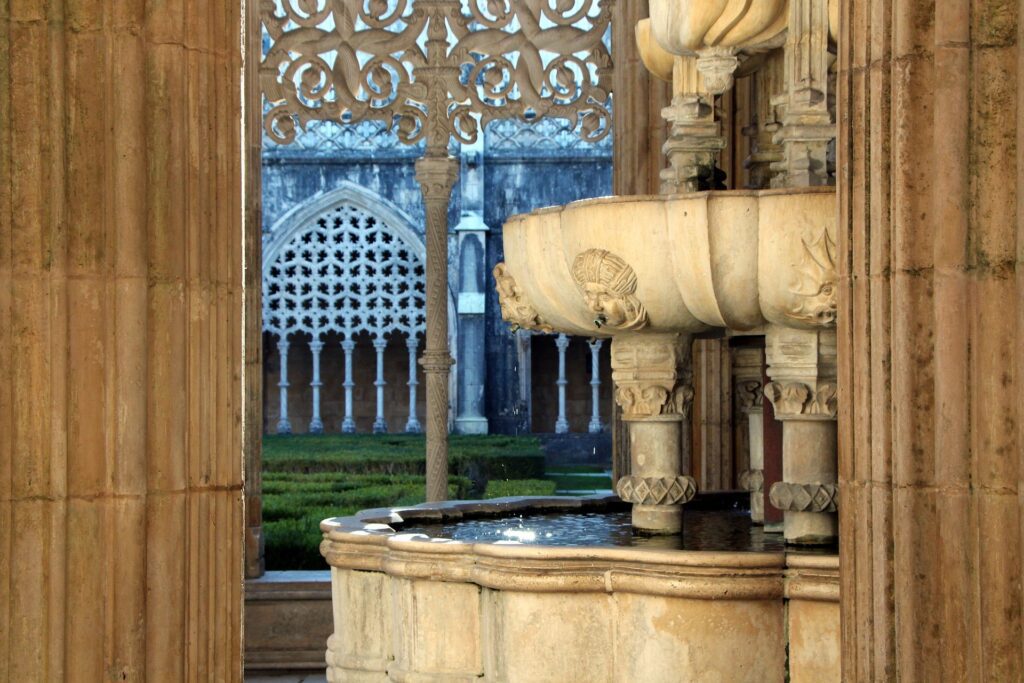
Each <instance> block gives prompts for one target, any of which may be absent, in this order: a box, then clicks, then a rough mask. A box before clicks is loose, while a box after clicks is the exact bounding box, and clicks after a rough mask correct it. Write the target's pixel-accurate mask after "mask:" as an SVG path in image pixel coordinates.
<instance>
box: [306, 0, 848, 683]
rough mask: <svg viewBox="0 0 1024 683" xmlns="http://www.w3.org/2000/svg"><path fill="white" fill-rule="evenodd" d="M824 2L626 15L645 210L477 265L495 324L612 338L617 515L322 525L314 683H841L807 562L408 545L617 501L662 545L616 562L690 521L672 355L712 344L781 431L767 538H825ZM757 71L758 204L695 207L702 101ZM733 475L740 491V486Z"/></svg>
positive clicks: (830, 383)
mask: <svg viewBox="0 0 1024 683" xmlns="http://www.w3.org/2000/svg"><path fill="white" fill-rule="evenodd" d="M829 4H830V3H829V0H788V1H787V0H778V1H776V0H764V2H758V3H750V2H742V1H740V0H715V2H710V1H704V0H699V1H698V0H650V6H651V15H652V19H651V21H649V22H646V23H642V24H641V25H640V26H639V27H638V29H637V38H638V42H639V45H640V48H641V54H642V56H643V58H644V61H645V63H646V64H647V65H648V67H649V68H650V70H651V71H652V72H654V73H655V75H657V76H660V77H663V78H665V79H667V80H671V82H672V85H673V95H674V96H673V101H672V105H671V106H669V107H667V108H666V109H665V111H664V115H665V117H666V119H667V120H668V121H669V122H670V123H671V124H672V125H671V134H670V137H669V140H668V142H667V144H666V145H665V152H666V156H667V158H668V162H669V167H668V168H666V169H665V171H664V172H663V173H662V175H661V180H662V191H663V194H662V195H658V196H634V197H609V198H602V199H594V200H586V201H580V202H576V203H573V204H569V205H567V206H564V207H555V208H549V209H542V210H539V211H535V212H533V213H531V214H527V215H522V216H516V217H514V218H512V219H510V220H509V221H508V222H507V224H506V225H505V228H504V252H505V261H504V262H503V263H499V264H498V265H497V266H496V267H495V269H494V277H495V284H496V287H497V290H498V294H499V299H500V304H501V311H502V316H503V317H504V319H505V320H506V321H507V322H508V323H510V324H511V325H512V326H513V327H519V328H525V329H529V330H536V331H540V332H547V333H550V332H559V333H565V334H572V335H579V336H585V337H596V338H604V339H611V347H612V370H613V373H612V377H613V381H614V383H615V399H616V401H617V402H618V404H619V405H620V406H621V407H622V411H623V419H624V421H625V422H626V423H627V424H628V430H629V447H630V457H631V471H630V473H629V474H628V475H626V476H624V477H622V478H621V479H620V480H619V481H618V482H617V493H618V498H615V497H611V498H609V499H601V498H556V499H529V498H517V499H498V500H493V501H486V502H473V501H453V502H448V503H428V504H424V505H420V506H414V507H411V508H395V509H382V510H368V511H363V512H361V513H359V514H357V515H355V516H353V517H347V518H335V519H329V520H325V521H324V522H323V523H322V524H321V529H322V530H323V532H324V541H323V544H322V545H321V552H322V553H323V555H324V557H325V558H327V560H328V562H329V564H330V565H331V571H332V589H333V594H334V615H335V631H334V635H333V636H332V637H331V639H330V640H329V641H328V653H327V660H328V677H329V680H332V681H341V680H346V681H349V680H352V681H381V682H383V681H479V680H484V681H510V682H515V681H530V682H531V683H535V682H539V681H552V682H554V681H567V680H586V681H595V682H596V681H601V682H607V683H611V682H612V681H651V682H656V681H666V682H667V681H677V680H721V681H763V680H783V679H784V678H787V677H788V680H792V681H794V682H797V683H798V682H800V681H821V680H839V677H840V673H839V610H838V591H839V587H838V564H839V563H838V558H837V557H836V556H835V555H833V554H827V552H828V551H826V553H825V554H823V553H822V552H821V551H818V552H817V553H807V552H803V551H801V552H792V551H791V550H792V549H791V548H788V547H787V546H786V545H785V544H783V543H779V545H778V546H775V547H773V548H768V547H766V546H763V545H762V546H761V547H759V548H758V547H754V546H749V547H748V548H747V549H746V550H740V551H737V550H736V549H735V548H725V547H723V548H722V549H721V551H719V547H718V546H715V547H704V548H702V549H699V550H693V549H685V548H686V546H685V544H682V545H677V546H675V548H676V549H667V550H656V549H653V548H652V547H633V546H630V545H628V544H627V545H626V547H613V546H610V545H608V544H603V543H597V544H589V545H588V544H586V543H584V544H577V545H575V546H573V547H556V545H555V544H551V545H545V543H544V542H543V541H540V542H538V543H537V544H530V543H529V542H526V541H521V540H517V541H516V542H493V541H492V540H488V539H484V538H480V537H462V540H456V539H458V538H459V537H457V536H455V535H446V533H447V532H437V531H434V530H432V528H433V527H431V526H430V525H432V524H433V525H437V524H441V525H447V524H455V525H459V524H461V523H463V522H468V523H471V524H472V523H475V522H477V521H479V520H482V519H488V520H495V519H497V520H499V522H501V521H505V520H508V522H509V523H510V524H517V523H518V524H523V525H527V527H528V526H529V525H530V524H531V522H530V519H531V518H536V517H537V516H538V515H543V514H549V513H554V514H556V516H559V515H574V514H579V513H585V514H592V513H593V514H605V513H607V512H608V511H609V510H613V509H617V507H616V506H622V505H623V502H625V504H626V505H628V506H629V515H630V521H631V524H632V527H633V529H634V530H639V531H640V532H643V534H644V535H650V536H666V535H669V534H677V533H679V532H680V531H682V532H683V534H682V536H681V537H680V539H670V538H644V539H639V541H642V542H651V543H655V542H663V541H664V542H666V543H668V545H669V546H671V543H672V542H673V541H674V540H683V541H685V540H686V538H687V533H686V529H685V528H684V523H683V522H684V515H683V510H684V507H685V506H686V505H687V503H690V505H691V507H696V506H697V505H698V503H701V504H703V501H706V500H707V499H708V497H707V496H705V495H704V494H699V493H698V492H697V482H696V481H695V479H694V478H693V476H692V471H691V454H690V446H689V444H690V434H689V431H688V430H689V417H690V410H691V406H692V402H693V398H694V390H693V386H692V374H693V373H692V367H691V354H690V349H691V343H692V341H693V339H694V338H695V337H696V336H699V335H706V336H714V335H724V334H727V333H728V332H729V331H732V332H739V333H743V332H747V333H755V334H763V335H764V336H765V337H766V348H767V354H766V355H767V363H768V368H767V374H768V376H769V379H770V380H771V381H770V382H769V383H768V384H767V386H765V387H764V394H765V396H766V398H768V399H769V400H770V401H771V403H772V405H773V407H774V414H775V417H776V418H777V419H780V420H782V422H783V425H784V428H783V481H780V482H777V483H775V484H774V486H773V487H772V488H771V491H770V499H771V502H772V504H773V505H774V506H775V507H777V508H779V509H781V510H784V511H785V523H784V527H785V529H784V532H785V541H786V542H787V543H791V544H811V545H813V544H820V543H829V542H832V541H834V539H835V536H836V531H837V520H836V505H837V502H838V501H837V488H836V478H837V472H836V430H835V418H836V361H835V359H836V342H835V330H834V325H835V317H836V308H837V307H836V288H835V280H836V264H835V252H836V248H835V229H836V220H837V210H836V202H835V195H834V191H833V189H832V188H830V187H827V186H824V185H827V182H828V179H829V173H830V171H829V159H828V145H829V139H830V136H831V135H832V133H831V128H830V122H829V119H828V116H829V114H828V106H827V102H828V98H827V97H826V96H825V95H824V94H823V93H824V92H825V90H827V77H828V74H827V70H828V57H827V47H828V36H829V26H830V24H829V18H830V15H829V11H828V10H829ZM783 45H785V47H784V50H779V47H780V46H783ZM769 50H772V51H774V52H773V55H774V56H773V58H772V59H773V61H772V63H773V64H774V65H775V66H776V67H778V63H779V62H780V61H781V59H779V57H781V56H782V55H780V52H784V55H785V60H786V64H787V68H786V69H785V70H783V69H781V68H779V69H778V73H781V72H783V71H784V73H785V75H786V76H785V78H784V79H781V78H776V76H775V75H771V77H770V78H769V77H765V78H762V79H761V81H760V82H761V84H762V85H765V86H771V87H769V88H767V91H768V92H769V93H771V94H772V97H771V98H770V103H769V104H771V106H770V107H769V108H770V109H771V110H772V111H771V112H770V114H771V116H772V117H773V118H772V120H771V125H770V126H764V127H762V128H763V130H759V132H758V135H759V138H758V140H757V144H758V145H760V147H759V148H757V149H755V150H753V152H754V153H752V155H751V158H752V159H753V162H754V163H756V164H759V165H760V167H759V173H763V175H761V176H759V177H761V178H762V179H765V178H769V176H770V178H769V179H770V182H761V186H770V187H771V189H761V190H732V191H698V190H700V189H701V185H702V184H703V183H704V182H706V180H707V179H708V178H711V179H712V180H714V178H715V173H714V172H713V171H714V169H713V163H714V159H715V158H716V156H717V153H718V151H719V150H721V149H722V147H723V145H724V139H723V136H722V134H721V130H720V128H721V123H720V121H718V120H717V118H716V110H715V100H714V95H715V94H716V93H717V92H721V91H722V90H724V89H726V88H728V87H730V84H731V82H732V79H733V78H734V76H735V75H736V74H739V73H740V70H742V69H750V68H753V67H752V64H756V62H757V60H758V59H759V58H760V57H759V55H761V54H762V53H763V52H765V51H769ZM797 54H803V55H805V56H807V57H808V58H807V59H803V60H798V59H796V58H795V57H794V55H797ZM773 79H774V80H773ZM783 80H784V81H785V82H782V81H783ZM823 83H825V84H823ZM817 88H824V89H825V90H818V89H817ZM763 99H768V98H763ZM766 106H767V105H766ZM709 167H711V171H712V172H711V173H709V172H708V169H709ZM752 176H753V174H752ZM816 185H818V186H816ZM759 361H760V358H758V362H757V364H756V367H755V370H756V372H755V379H754V382H753V385H754V386H755V387H758V388H760V362H759ZM752 424H753V422H752ZM754 441H755V440H754V439H752V442H754ZM751 461H752V462H753V463H754V469H755V471H754V472H751V473H750V474H749V475H748V476H747V479H748V480H755V479H759V477H758V476H757V475H759V474H760V473H759V472H757V471H756V467H757V460H756V458H754V457H753V456H752V458H751ZM758 495H760V496H762V497H763V493H761V494H758ZM754 498H755V500H756V498H757V496H756V495H755V496H754ZM619 499H621V500H619ZM702 499H703V501H702ZM752 509H755V510H756V506H752ZM697 514H698V513H696V512H691V518H692V519H696V516H697ZM509 518H515V519H516V520H518V521H515V520H511V519H509ZM746 523H747V524H748V525H749V524H750V519H747V520H746ZM418 525H426V526H418ZM626 528H627V534H626V535H627V536H628V537H629V539H630V542H636V541H637V540H638V539H637V537H636V536H634V535H633V534H631V533H628V525H627V526H626ZM692 528H693V527H691V529H692ZM753 533H754V532H751V537H753ZM757 533H759V534H761V536H760V537H761V538H764V533H763V530H758V531H757ZM569 545H572V544H569ZM680 548H682V549H680ZM783 548H785V549H784V550H783Z"/></svg>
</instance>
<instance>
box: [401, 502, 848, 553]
mask: <svg viewBox="0 0 1024 683" xmlns="http://www.w3.org/2000/svg"><path fill="white" fill-rule="evenodd" d="M399 531H400V532H401V533H422V534H426V535H428V536H432V537H434V538H449V539H453V540H457V541H465V542H470V543H494V542H497V541H517V542H519V543H525V544H531V545H548V546H570V547H571V546H618V547H633V548H640V547H642V548H657V549H664V550H713V551H748V552H779V551H783V550H785V549H786V544H785V541H784V540H783V538H782V535H781V534H766V533H765V532H764V527H761V526H759V525H755V524H752V523H751V521H750V514H749V513H748V512H747V511H745V510H687V511H686V512H685V513H684V515H683V533H682V534H680V535H677V536H640V535H636V534H634V533H633V529H632V526H631V524H630V513H629V511H628V510H616V511H606V512H585V513H567V512H557V513H548V514H535V515H526V516H522V515H515V516H509V517H500V518H493V517H492V518H481V519H472V518H467V519H461V520H458V521H455V522H450V523H441V524H410V525H403V526H402V527H401V528H400V529H399ZM831 551H834V549H832V550H831Z"/></svg>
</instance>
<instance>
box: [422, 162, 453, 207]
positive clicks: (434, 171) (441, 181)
mask: <svg viewBox="0 0 1024 683" xmlns="http://www.w3.org/2000/svg"><path fill="white" fill-rule="evenodd" d="M458 179H459V160H458V159H456V158H455V157H453V156H448V155H447V154H446V155H444V156H424V157H420V158H419V159H417V160H416V181H417V182H418V183H419V184H420V189H421V191H422V192H423V198H424V199H425V200H426V201H430V200H443V201H445V202H448V201H450V200H451V195H452V188H453V187H455V183H456V181H458Z"/></svg>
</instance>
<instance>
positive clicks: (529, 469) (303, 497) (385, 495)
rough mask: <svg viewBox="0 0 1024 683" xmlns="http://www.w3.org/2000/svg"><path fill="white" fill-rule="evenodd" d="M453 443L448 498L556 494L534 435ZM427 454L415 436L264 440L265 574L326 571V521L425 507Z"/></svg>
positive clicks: (456, 438) (464, 439) (472, 438)
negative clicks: (396, 508)
mask: <svg viewBox="0 0 1024 683" xmlns="http://www.w3.org/2000/svg"><path fill="white" fill-rule="evenodd" d="M449 444H450V448H449V463H450V469H451V472H452V474H451V475H450V476H449V480H448V482H449V483H448V495H449V497H450V498H463V499H464V498H477V497H481V496H483V495H485V493H486V494H487V495H488V496H490V497H502V496H514V495H551V494H553V493H554V491H555V484H554V483H553V482H546V481H543V480H541V478H542V477H543V476H544V455H543V453H542V451H541V448H540V442H539V441H538V440H537V439H536V438H533V437H505V436H452V437H451V438H450V442H449ZM424 451H425V444H424V438H423V437H422V436H415V435H365V434H353V435H348V434H345V435H341V434H330V435H297V436H277V435H274V436H270V435H268V436H265V437H264V438H263V533H264V542H265V544H266V562H267V569H324V568H326V564H325V562H324V559H323V558H322V557H321V556H320V550H319V546H320V540H321V534H320V522H321V521H322V520H324V519H326V518H328V517H342V516H346V515H351V514H354V513H356V512H358V511H359V510H363V509H367V508H375V507H389V506H396V505H414V504H416V503H421V502H423V497H424V493H425V486H426V484H425V479H424V476H423V474H424V471H425V463H424ZM499 480H502V481H499ZM503 480H514V481H503ZM524 480H525V481H524Z"/></svg>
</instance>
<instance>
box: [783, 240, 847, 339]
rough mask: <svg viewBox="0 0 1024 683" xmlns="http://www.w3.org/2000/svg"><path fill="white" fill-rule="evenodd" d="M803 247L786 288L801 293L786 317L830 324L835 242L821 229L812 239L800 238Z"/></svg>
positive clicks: (834, 305)
mask: <svg viewBox="0 0 1024 683" xmlns="http://www.w3.org/2000/svg"><path fill="white" fill-rule="evenodd" d="M801 241H802V242H803V247H804V255H803V263H802V264H801V265H800V266H799V269H798V272H799V276H798V279H797V281H796V282H794V284H793V286H792V288H791V289H790V291H791V292H792V293H793V294H796V295H798V296H800V297H801V300H800V302H799V304H798V305H797V306H796V307H795V308H794V309H793V310H792V311H790V312H789V317H791V318H793V319H794V320H799V321H800V322H805V323H809V324H812V325H822V326H824V325H832V324H834V323H835V321H836V308H837V299H836V297H837V292H836V257H835V253H836V243H835V241H834V240H833V239H832V237H831V236H830V235H829V234H828V230H827V229H823V230H822V231H821V234H820V235H818V237H817V238H816V239H814V240H812V241H810V242H809V241H807V240H806V239H803V240H801Z"/></svg>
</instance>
